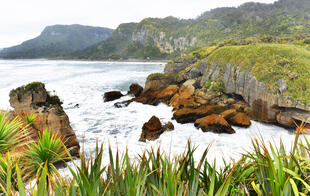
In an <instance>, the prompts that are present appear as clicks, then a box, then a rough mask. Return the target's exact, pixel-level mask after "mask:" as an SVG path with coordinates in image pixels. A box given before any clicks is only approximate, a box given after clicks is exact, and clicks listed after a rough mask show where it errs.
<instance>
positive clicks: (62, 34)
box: [0, 24, 113, 59]
mask: <svg viewBox="0 0 310 196" xmlns="http://www.w3.org/2000/svg"><path fill="white" fill-rule="evenodd" d="M112 32H113V29H109V28H104V27H91V26H83V25H78V24H74V25H53V26H47V27H46V28H45V29H44V30H43V31H42V33H41V34H40V35H39V36H38V37H36V38H34V39H31V40H28V41H25V42H23V43H22V44H20V45H17V46H13V47H9V48H4V49H3V50H1V52H0V57H2V58H12V59H14V58H61V57H64V56H67V55H68V54H71V53H73V52H74V51H77V50H83V49H85V48H87V47H89V46H91V45H94V44H96V43H99V42H102V41H104V40H106V39H107V38H109V37H110V36H111V35H112Z"/></svg>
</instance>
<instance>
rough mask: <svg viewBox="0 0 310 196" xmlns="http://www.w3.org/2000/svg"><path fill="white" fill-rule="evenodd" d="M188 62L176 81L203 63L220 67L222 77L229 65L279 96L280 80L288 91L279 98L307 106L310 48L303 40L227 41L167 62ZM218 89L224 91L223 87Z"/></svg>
mask: <svg viewBox="0 0 310 196" xmlns="http://www.w3.org/2000/svg"><path fill="white" fill-rule="evenodd" d="M245 43H246V44H245ZM187 59H192V61H193V63H192V64H190V65H188V66H187V67H186V68H185V69H184V70H182V71H180V72H179V73H177V74H176V75H175V78H176V79H178V78H180V77H181V76H182V75H184V74H187V73H188V72H189V71H190V70H191V69H192V68H193V67H200V66H201V65H202V62H206V63H208V64H209V65H217V66H220V67H223V68H220V69H222V74H224V73H225V66H227V65H229V66H234V67H236V68H237V69H238V70H239V71H246V72H249V73H250V74H252V75H253V76H255V77H256V79H257V80H258V81H259V82H262V83H264V85H265V86H266V88H267V89H268V90H269V91H270V92H272V93H275V94H277V93H280V92H279V86H278V85H277V82H278V81H279V80H281V81H283V83H285V84H286V85H287V89H285V90H283V92H281V96H284V97H289V98H290V99H291V100H292V101H299V102H301V103H304V104H309V103H310V95H309V89H310V86H309V84H310V72H309V70H310V66H309V65H310V50H309V45H308V44H304V41H301V42H300V44H280V43H261V40H260V42H258V41H257V40H256V41H255V39H252V41H251V42H247V41H243V40H241V41H239V42H237V41H236V40H229V41H227V42H225V43H223V44H219V45H217V46H216V47H205V48H202V49H200V50H197V51H194V52H192V53H190V54H188V55H186V56H184V57H182V58H177V59H175V60H174V61H171V62H170V63H174V62H179V61H186V60H187ZM211 82H212V81H210V80H207V81H206V83H205V87H206V88H207V89H208V87H210V86H211ZM217 82H218V83H221V82H220V81H217ZM222 86H223V85H222ZM218 89H219V91H223V88H218Z"/></svg>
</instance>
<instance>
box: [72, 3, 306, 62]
mask: <svg viewBox="0 0 310 196" xmlns="http://www.w3.org/2000/svg"><path fill="white" fill-rule="evenodd" d="M126 25H128V24H121V25H120V26H119V27H118V28H117V29H116V30H115V32H114V33H113V35H112V36H111V37H110V38H109V39H107V40H105V41H103V42H102V43H99V44H96V45H95V46H90V47H89V48H87V49H85V50H84V51H79V52H78V53H76V54H74V55H73V58H80V59H126V58H144V59H149V58H152V59H156V58H159V59H160V58H171V57H175V56H179V55H181V54H182V53H186V51H188V50H194V49H197V48H200V47H203V46H208V45H214V44H216V43H220V42H222V41H224V40H228V39H231V38H235V39H243V38H247V37H262V36H265V35H270V36H281V37H286V36H289V37H294V36H299V37H305V36H309V34H310V1H309V0H279V1H277V2H275V3H273V4H263V3H245V4H243V5H241V6H239V7H237V8H235V7H226V8H216V9H213V10H211V11H207V12H205V13H203V14H201V15H200V16H199V17H197V18H196V19H187V20H185V19H178V18H175V17H166V18H162V19H160V18H146V19H144V20H142V21H141V22H140V23H138V24H135V23H130V28H123V27H124V26H126ZM123 29H124V31H123ZM123 35H126V36H127V38H128V39H124V37H122V36H123ZM119 37H122V39H119ZM113 43H116V44H114V45H113Z"/></svg>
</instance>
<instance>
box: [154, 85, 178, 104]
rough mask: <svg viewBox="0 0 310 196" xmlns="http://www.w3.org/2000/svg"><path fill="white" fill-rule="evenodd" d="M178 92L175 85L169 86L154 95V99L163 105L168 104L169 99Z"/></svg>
mask: <svg viewBox="0 0 310 196" xmlns="http://www.w3.org/2000/svg"><path fill="white" fill-rule="evenodd" d="M178 90H179V87H178V86H177V85H170V86H168V87H167V88H165V89H164V90H162V91H160V92H159V93H158V94H156V97H157V98H158V99H159V100H160V101H162V102H164V103H169V102H170V99H171V98H172V97H173V96H174V95H175V94H176V93H177V92H178Z"/></svg>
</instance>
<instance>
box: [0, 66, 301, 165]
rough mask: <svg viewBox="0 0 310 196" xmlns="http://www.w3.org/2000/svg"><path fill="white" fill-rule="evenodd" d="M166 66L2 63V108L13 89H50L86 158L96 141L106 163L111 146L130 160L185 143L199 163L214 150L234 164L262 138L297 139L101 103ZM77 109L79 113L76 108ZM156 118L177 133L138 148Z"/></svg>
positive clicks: (156, 109) (162, 110)
mask: <svg viewBox="0 0 310 196" xmlns="http://www.w3.org/2000/svg"><path fill="white" fill-rule="evenodd" d="M164 66H165V64H164V63H140V62H130V63H124V62H87V61H51V60H8V61H7V60H0V108H1V109H7V108H10V106H9V96H8V95H9V92H10V90H11V89H13V88H16V87H18V86H20V85H24V84H27V83H29V82H32V81H41V82H44V83H45V84H46V88H47V90H49V91H51V92H52V93H55V94H57V95H58V96H59V97H60V98H61V100H63V102H64V104H63V107H64V110H65V112H66V113H67V114H68V116H69V119H70V122H71V125H72V128H73V129H74V130H75V133H76V135H77V138H78V139H79V141H80V142H82V141H84V148H85V150H86V151H87V152H93V151H94V149H95V144H96V141H98V142H99V143H103V144H104V153H105V154H104V162H105V163H106V162H107V161H108V146H109V145H110V146H111V148H112V149H113V151H114V152H116V150H117V149H118V150H119V151H120V152H124V151H125V150H126V148H128V152H129V155H130V157H131V158H135V157H137V155H138V154H140V153H141V152H143V151H144V150H145V149H150V148H157V147H161V149H162V151H163V152H165V153H166V154H167V155H169V156H171V157H173V156H174V155H176V154H178V153H181V152H184V150H185V148H186V145H187V141H188V140H190V141H191V143H192V145H194V146H196V147H197V150H196V153H195V156H196V158H197V159H198V158H199V157H200V156H201V154H202V153H203V151H204V150H205V149H206V148H207V147H208V146H209V145H210V144H211V145H212V146H211V149H210V151H209V153H208V158H209V159H210V160H214V159H216V160H217V162H219V163H221V161H222V159H225V160H226V161H230V160H232V159H235V160H236V159H238V158H239V157H240V154H241V153H245V152H247V151H251V139H252V138H254V137H262V138H263V139H264V140H265V142H269V141H270V142H273V143H275V144H279V142H280V140H281V139H282V140H283V143H284V144H285V145H286V146H287V147H288V148H289V146H290V145H291V144H292V142H293V139H294V137H295V135H294V134H293V133H292V130H287V129H284V128H281V127H278V126H274V125H268V124H263V123H259V122H254V121H253V122H252V126H251V127H250V128H247V129H245V128H238V127H234V128H235V130H236V134H233V135H229V134H214V133H203V132H202V131H201V130H198V129H196V128H195V127H194V125H193V124H184V125H182V124H178V123H177V122H176V121H174V120H171V118H172V114H173V113H172V108H170V107H168V106H166V105H165V104H160V105H159V106H149V105H143V104H140V103H132V104H130V105H129V106H128V107H126V108H115V107H114V103H115V102H117V101H122V100H127V99H130V98H131V97H130V96H125V97H122V98H121V99H120V100H117V101H113V102H107V103H104V102H103V94H104V93H105V92H107V91H111V90H121V91H122V92H123V93H126V91H127V90H128V87H129V86H130V84H131V83H133V82H137V83H139V84H140V85H142V86H144V83H145V80H146V77H147V75H148V74H150V73H154V72H162V71H163V69H164ZM76 104H79V107H78V108H77V107H74V106H75V105H76ZM153 115H156V116H157V117H159V118H160V119H161V120H162V121H163V122H167V121H172V122H173V124H174V125H175V130H174V131H170V132H165V133H163V134H162V135H161V136H160V138H159V139H158V140H156V141H152V142H149V141H148V142H146V143H142V142H139V141H138V140H139V137H140V134H141V128H142V125H143V123H145V122H146V121H148V120H149V119H150V118H151V116H153Z"/></svg>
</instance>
